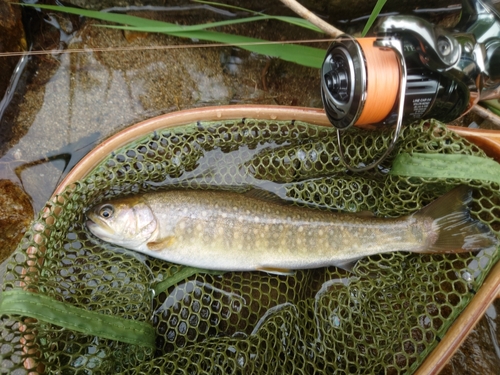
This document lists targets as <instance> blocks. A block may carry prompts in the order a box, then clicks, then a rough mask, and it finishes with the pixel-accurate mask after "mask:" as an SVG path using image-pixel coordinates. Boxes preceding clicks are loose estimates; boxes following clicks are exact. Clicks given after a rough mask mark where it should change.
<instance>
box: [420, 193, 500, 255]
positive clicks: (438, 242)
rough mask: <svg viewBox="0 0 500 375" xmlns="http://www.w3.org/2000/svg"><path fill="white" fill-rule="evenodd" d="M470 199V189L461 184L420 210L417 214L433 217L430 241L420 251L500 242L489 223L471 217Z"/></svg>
mask: <svg viewBox="0 0 500 375" xmlns="http://www.w3.org/2000/svg"><path fill="white" fill-rule="evenodd" d="M471 200H472V192H471V190H470V189H469V188H468V187H467V186H459V187H458V188H455V189H453V190H451V191H450V192H448V193H446V194H445V195H443V196H442V197H440V198H439V199H437V200H435V201H434V202H432V203H431V204H429V205H427V206H426V207H424V208H423V209H421V210H420V211H419V212H417V213H416V214H415V217H420V218H426V219H424V220H427V222H430V220H429V218H430V219H431V220H432V222H431V224H430V227H429V231H430V233H431V241H430V245H429V246H427V247H426V248H425V249H424V248H423V249H422V250H420V251H418V252H422V253H461V252H469V251H478V250H481V249H485V248H489V247H492V246H496V245H498V238H497V237H496V236H495V235H494V234H493V233H492V232H491V230H490V229H489V228H488V226H487V225H485V224H483V223H481V222H479V221H477V220H474V219H472V218H471V217H470V215H469V209H468V207H467V205H468V204H469V203H470V202H471Z"/></svg>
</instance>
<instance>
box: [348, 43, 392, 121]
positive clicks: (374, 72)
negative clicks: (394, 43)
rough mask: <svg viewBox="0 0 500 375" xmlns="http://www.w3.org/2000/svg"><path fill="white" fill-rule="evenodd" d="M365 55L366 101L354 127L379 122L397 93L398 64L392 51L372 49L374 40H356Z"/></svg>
mask: <svg viewBox="0 0 500 375" xmlns="http://www.w3.org/2000/svg"><path fill="white" fill-rule="evenodd" d="M356 40H357V42H358V43H359V44H360V46H361V49H362V50H363V53H364V55H365V63H366V70H367V72H366V86H367V87H366V91H367V93H366V101H365V105H364V107H363V111H362V113H361V116H360V117H359V119H358V120H357V121H356V125H368V124H374V123H378V122H381V121H382V120H383V119H385V118H386V117H387V116H388V115H389V113H390V112H391V110H392V108H393V107H394V103H396V99H397V96H398V91H399V83H400V77H399V63H398V60H397V57H396V54H395V53H394V51H392V50H385V49H381V48H379V47H374V46H373V42H374V41H375V38H359V39H356Z"/></svg>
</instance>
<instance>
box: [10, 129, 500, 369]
mask: <svg viewBox="0 0 500 375" xmlns="http://www.w3.org/2000/svg"><path fill="white" fill-rule="evenodd" d="M391 135H392V133H391V132H390V131H381V132H364V131H360V130H356V129H353V130H352V131H350V132H347V134H346V135H345V136H344V143H345V144H346V145H348V146H346V154H347V157H348V159H350V160H351V163H353V164H357V163H359V162H362V161H364V160H371V159H373V158H375V157H376V156H377V154H378V153H379V150H383V149H384V148H385V147H386V146H387V144H388V143H389V142H390V139H391ZM402 152H420V153H453V154H469V155H476V156H481V157H485V155H484V153H483V152H482V151H481V150H480V149H479V148H478V147H476V146H474V145H472V144H471V143H469V142H468V141H466V140H464V139H462V138H460V137H459V136H457V135H456V134H455V133H453V132H451V131H449V130H447V129H446V128H445V127H444V126H442V125H440V124H439V123H436V122H422V123H421V124H416V125H413V126H409V127H406V128H405V129H404V130H403V132H402V135H401V137H400V140H399V142H398V145H397V147H396V149H395V151H393V153H392V156H391V157H390V158H389V159H387V160H386V161H385V162H384V163H383V164H382V165H381V166H379V168H377V169H375V170H371V171H368V172H364V173H362V174H353V173H351V172H347V171H346V170H345V168H344V167H343V166H342V164H341V162H340V160H339V157H338V150H337V146H336V133H335V131H334V130H333V129H332V128H325V127H319V126H313V125H310V124H306V123H302V122H299V121H261V120H251V119H242V120H234V121H219V122H203V121H201V122H197V123H193V124H190V125H186V126H179V127H175V128H166V129H163V130H158V131H155V132H153V133H151V134H146V135H144V136H143V137H142V138H141V139H139V140H135V141H133V142H131V143H130V144H128V145H126V146H125V147H123V148H121V149H118V150H116V151H115V152H114V153H112V154H111V155H109V156H108V157H106V158H105V160H103V161H102V163H101V164H100V165H99V166H97V167H96V168H95V169H94V170H93V171H92V172H91V173H90V174H89V175H88V176H87V177H86V178H85V179H84V180H82V181H79V182H78V183H75V184H73V185H72V186H70V187H68V188H67V189H66V190H65V192H64V193H62V194H61V195H60V196H58V197H57V198H55V199H54V200H52V201H50V202H48V203H47V205H46V207H45V209H44V210H43V211H42V212H41V213H40V214H39V216H38V218H37V220H36V221H35V222H34V223H33V225H32V227H31V228H30V230H28V232H27V233H26V235H25V237H24V239H23V240H22V241H21V243H20V244H19V246H18V248H17V250H16V252H15V253H14V254H13V255H12V257H11V258H10V259H9V260H8V263H7V267H6V271H5V274H4V275H3V292H2V295H1V301H2V305H1V308H2V314H3V315H2V316H1V321H0V332H1V337H0V358H1V359H0V361H1V366H0V367H1V370H0V373H10V374H28V373H29V374H35V373H43V372H45V373H57V374H110V373H125V374H127V373H130V374H135V373H150V374H162V373H182V374H199V373H204V372H205V373H214V374H226V373H227V374H236V373H237V374H250V373H252V374H253V373H255V374H276V373H287V374H289V373H294V374H324V373H336V374H403V373H404V374H409V373H412V372H413V371H414V370H415V369H416V368H417V367H418V366H419V364H420V363H422V361H423V360H424V359H425V357H426V355H427V354H428V353H429V352H430V351H431V350H432V349H433V348H434V347H435V346H436V344H437V343H438V341H439V340H440V339H441V338H442V337H443V336H444V334H445V333H446V331H447V329H448V328H449V326H450V325H451V323H452V322H453V320H454V319H455V318H456V317H457V315H458V314H459V313H460V312H461V311H462V310H463V309H464V307H465V306H466V305H467V304H468V303H469V301H470V299H471V298H472V297H473V295H474V293H475V291H477V290H478V289H479V288H480V287H481V284H482V282H483V280H484V278H485V276H486V275H487V273H488V271H489V270H490V269H491V267H492V266H493V265H494V263H495V262H496V260H497V258H498V251H496V249H490V250H483V251H481V252H478V253H466V254H461V255H455V254H448V255H421V254H408V253H403V252H396V253H390V254H384V255H379V256H372V257H367V258H364V259H362V260H360V261H359V262H358V263H357V265H356V267H355V269H354V272H353V273H349V272H347V271H344V270H340V269H336V268H334V267H329V268H322V269H315V270H302V271H297V272H296V273H295V275H293V276H278V275H271V274H267V273H262V272H234V273H223V274H222V273H217V272H203V271H200V270H195V269H191V268H188V267H182V266H179V265H175V264H171V263H168V262H165V261H161V260H158V259H153V258H149V257H146V256H143V255H140V254H138V253H135V252H133V251H128V250H124V249H121V248H118V247H115V246H113V245H110V244H104V243H103V242H101V241H99V240H97V239H95V238H94V237H93V236H92V235H91V234H90V233H89V232H88V231H87V229H86V227H85V224H84V223H85V214H84V212H85V210H86V209H87V208H89V207H90V206H92V205H94V204H96V203H98V202H100V201H102V200H104V199H107V198H109V197H113V196H117V195H126V194H136V193H141V192H146V191H151V190H158V189H165V188H170V187H172V186H181V187H184V188H194V189H207V188H211V189H214V188H216V189H229V190H236V191H245V190H246V189H248V188H249V187H260V188H262V189H267V190H269V191H272V192H274V193H276V194H278V195H279V196H281V197H282V198H284V199H287V200H290V201H292V202H294V204H299V205H307V206H314V207H319V208H323V209H331V210H337V211H339V210H341V211H350V212H354V211H366V210H369V211H373V212H374V213H375V214H376V215H380V216H389V217H394V216H400V215H405V214H408V213H411V212H414V211H416V210H418V209H419V208H421V207H423V206H424V205H425V204H427V203H429V202H431V201H432V200H434V199H436V198H437V197H439V196H440V195H441V194H443V193H444V192H445V191H447V190H449V189H450V188H451V187H453V186H455V185H458V184H466V185H469V186H470V187H471V188H472V189H473V203H472V204H471V211H472V212H471V213H472V216H473V217H475V218H478V219H480V220H481V221H483V222H484V223H485V224H487V225H488V226H490V228H491V229H492V230H493V231H494V233H496V234H497V235H498V234H499V233H500V232H499V231H500V219H499V218H500V212H499V210H500V208H499V207H500V193H499V186H498V184H495V183H489V182H485V181H479V180H466V179H446V180H442V179H438V178H425V179H424V178H415V177H400V176H394V175H390V174H388V171H389V169H390V166H391V162H392V159H393V158H394V156H395V155H397V154H398V153H402ZM200 251H203V250H202V249H200ZM12 306H13V307H12Z"/></svg>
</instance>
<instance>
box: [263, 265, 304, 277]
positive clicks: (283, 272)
mask: <svg viewBox="0 0 500 375" xmlns="http://www.w3.org/2000/svg"><path fill="white" fill-rule="evenodd" d="M257 271H262V272H267V273H272V274H273V275H284V276H293V275H295V271H293V270H289V269H287V268H278V267H258V268H257Z"/></svg>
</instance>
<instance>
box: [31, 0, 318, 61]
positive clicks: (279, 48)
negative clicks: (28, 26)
mask: <svg viewBox="0 0 500 375" xmlns="http://www.w3.org/2000/svg"><path fill="white" fill-rule="evenodd" d="M21 5H23V6H33V7H35V8H41V9H47V10H53V11H60V12H64V13H70V14H76V15H81V16H85V17H89V18H95V19H99V20H103V21H108V22H115V23H122V24H125V25H128V26H134V27H135V30H137V31H140V29H141V27H144V28H145V30H146V29H147V28H149V27H163V26H172V27H174V26H177V25H175V24H172V23H168V22H162V21H154V20H148V19H145V18H141V17H136V16H129V15H123V14H114V13H113V14H111V13H105V12H97V11H91V10H86V9H79V8H72V7H59V6H52V5H39V4H21ZM165 34H168V35H172V36H177V37H181V38H190V39H199V40H205V41H211V42H217V43H224V44H230V45H236V46H239V47H241V48H243V49H246V50H248V51H251V52H255V53H259V54H262V55H268V56H272V57H278V58H281V59H283V60H286V61H290V62H294V63H297V64H300V65H304V66H308V67H312V68H320V67H321V65H322V63H323V59H324V56H325V51H324V50H323V49H319V48H313V47H308V46H301V45H296V44H276V43H273V42H272V43H270V44H266V43H268V41H266V40H263V39H257V38H250V37H245V36H239V35H232V34H225V33H220V32H215V31H206V30H193V31H182V32H168V33H165Z"/></svg>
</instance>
